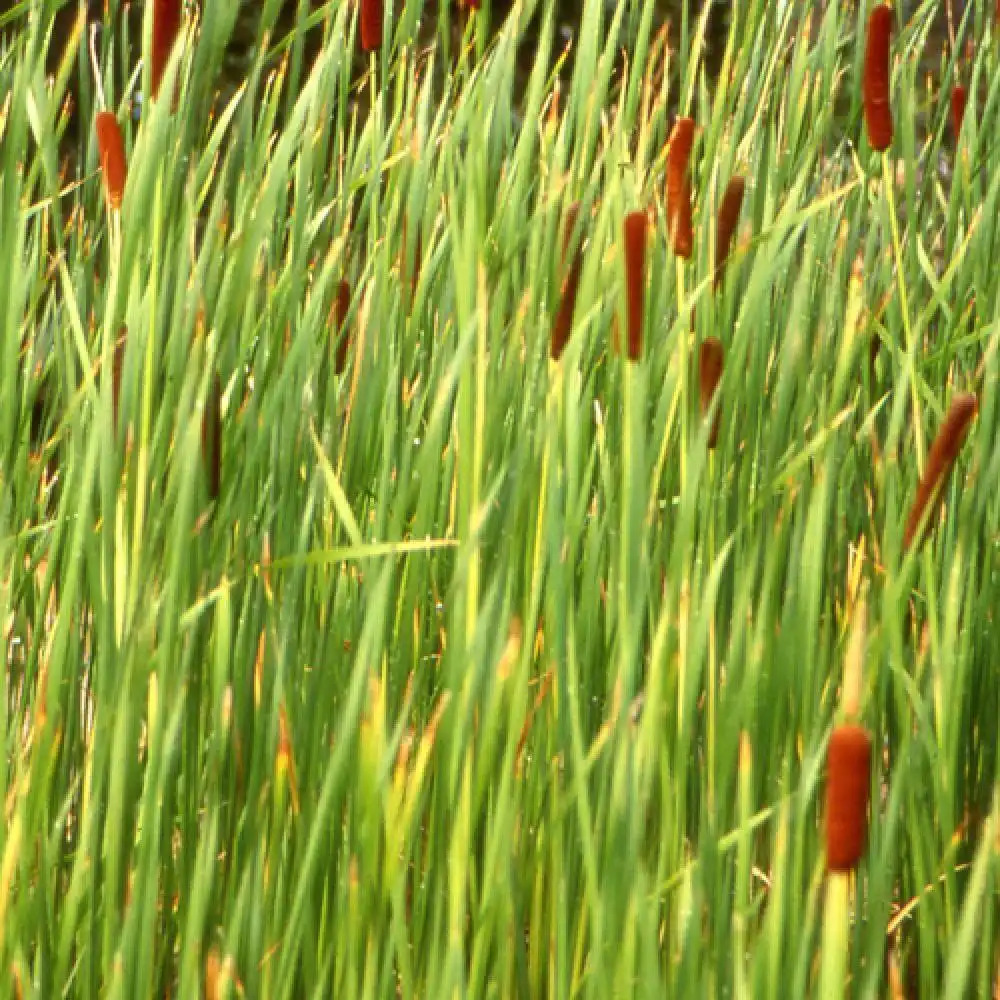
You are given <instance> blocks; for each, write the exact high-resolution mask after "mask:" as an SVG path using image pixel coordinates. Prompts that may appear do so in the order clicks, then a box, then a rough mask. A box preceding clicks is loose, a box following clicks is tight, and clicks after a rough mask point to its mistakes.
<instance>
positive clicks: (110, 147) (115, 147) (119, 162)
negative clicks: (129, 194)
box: [94, 111, 127, 209]
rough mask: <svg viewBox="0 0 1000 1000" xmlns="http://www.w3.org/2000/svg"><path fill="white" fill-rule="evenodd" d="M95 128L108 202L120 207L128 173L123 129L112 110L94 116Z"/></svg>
mask: <svg viewBox="0 0 1000 1000" xmlns="http://www.w3.org/2000/svg"><path fill="white" fill-rule="evenodd" d="M94 128H95V130H96V132H97V152H98V155H99V157H100V161H101V173H102V174H103V175H104V191H105V194H106V195H107V196H108V204H109V205H111V207H112V208H115V209H118V208H121V207H122V196H123V194H124V192H125V178H126V175H127V170H126V167H125V143H124V141H123V140H122V131H121V129H120V128H119V127H118V120H117V119H116V118H115V116H114V115H113V114H112V113H111V112H110V111H98V113H97V115H96V116H95V118H94Z"/></svg>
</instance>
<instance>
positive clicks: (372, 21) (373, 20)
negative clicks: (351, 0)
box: [361, 0, 382, 52]
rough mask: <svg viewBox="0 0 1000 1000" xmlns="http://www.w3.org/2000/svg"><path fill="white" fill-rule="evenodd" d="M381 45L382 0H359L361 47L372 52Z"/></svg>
mask: <svg viewBox="0 0 1000 1000" xmlns="http://www.w3.org/2000/svg"><path fill="white" fill-rule="evenodd" d="M381 45H382V0H361V48H363V49H364V50H365V52H373V51H374V50H375V49H377V48H379V47H380V46H381Z"/></svg>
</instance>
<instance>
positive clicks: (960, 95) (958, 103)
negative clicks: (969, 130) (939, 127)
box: [951, 83, 969, 142]
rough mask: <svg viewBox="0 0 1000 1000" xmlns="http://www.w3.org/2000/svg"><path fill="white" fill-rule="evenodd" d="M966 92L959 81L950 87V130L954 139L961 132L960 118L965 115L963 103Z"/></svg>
mask: <svg viewBox="0 0 1000 1000" xmlns="http://www.w3.org/2000/svg"><path fill="white" fill-rule="evenodd" d="M968 97H969V95H968V92H967V91H966V89H965V87H963V86H962V85H961V84H960V83H959V84H956V85H955V86H954V87H952V89H951V130H952V132H953V133H954V134H955V141H956V142H958V137H959V135H960V134H961V132H962V119H963V118H964V117H965V104H966V101H967V100H968Z"/></svg>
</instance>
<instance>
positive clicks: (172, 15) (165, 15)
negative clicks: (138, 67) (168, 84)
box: [149, 0, 181, 98]
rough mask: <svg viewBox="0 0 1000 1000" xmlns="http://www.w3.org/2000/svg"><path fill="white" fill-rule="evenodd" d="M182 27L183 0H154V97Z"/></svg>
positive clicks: (151, 48) (152, 71)
mask: <svg viewBox="0 0 1000 1000" xmlns="http://www.w3.org/2000/svg"><path fill="white" fill-rule="evenodd" d="M180 29H181V0H153V37H152V39H151V47H150V58H151V62H150V68H149V70H150V72H149V76H150V86H151V89H152V93H153V97H154V98H155V97H157V96H158V95H159V93H160V83H161V82H162V81H163V74H164V72H165V71H166V68H167V62H168V61H169V59H170V53H171V51H172V50H173V47H174V42H176V41H177V35H178V33H179V32H180Z"/></svg>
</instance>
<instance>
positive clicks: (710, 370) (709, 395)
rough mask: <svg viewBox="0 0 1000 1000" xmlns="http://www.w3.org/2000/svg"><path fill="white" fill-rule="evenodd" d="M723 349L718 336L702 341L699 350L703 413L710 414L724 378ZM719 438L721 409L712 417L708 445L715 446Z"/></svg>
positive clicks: (700, 393)
mask: <svg viewBox="0 0 1000 1000" xmlns="http://www.w3.org/2000/svg"><path fill="white" fill-rule="evenodd" d="M722 367H723V350H722V341H721V340H719V338H718V337H708V338H707V339H706V340H704V341H703V342H702V345H701V348H700V349H699V352H698V400H699V402H700V404H701V414H702V416H703V417H705V416H708V413H709V411H710V410H711V408H712V402H713V401H714V399H715V394H716V392H718V389H719V382H720V381H721V380H722ZM718 439H719V411H718V410H716V413H715V416H714V417H713V418H712V427H711V429H710V430H709V432H708V447H709V448H714V447H715V444H716V442H717V441H718Z"/></svg>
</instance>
